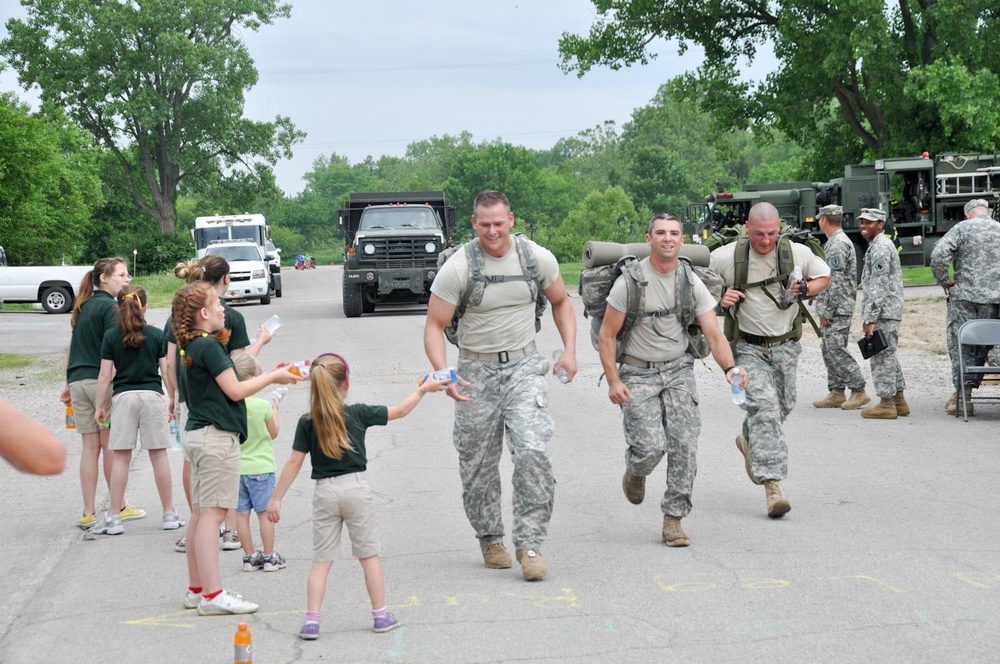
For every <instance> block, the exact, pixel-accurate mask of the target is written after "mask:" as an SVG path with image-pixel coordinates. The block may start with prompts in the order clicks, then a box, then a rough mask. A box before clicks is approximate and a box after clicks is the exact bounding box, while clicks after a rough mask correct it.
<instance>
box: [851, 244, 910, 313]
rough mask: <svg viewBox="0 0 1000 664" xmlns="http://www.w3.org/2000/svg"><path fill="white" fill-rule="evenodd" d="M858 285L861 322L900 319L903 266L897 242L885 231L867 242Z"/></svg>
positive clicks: (901, 311)
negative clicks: (860, 290) (860, 294)
mask: <svg viewBox="0 0 1000 664" xmlns="http://www.w3.org/2000/svg"><path fill="white" fill-rule="evenodd" d="M861 288H862V290H863V294H862V296H861V322H863V323H875V322H877V321H879V320H902V319H903V268H902V266H901V265H900V264H899V253H897V252H896V245H894V244H893V243H892V240H890V239H889V238H887V237H886V236H885V235H881V234H880V235H879V236H878V237H876V238H875V239H874V240H872V242H871V244H870V245H868V251H866V252H865V265H864V268H863V269H862V271H861Z"/></svg>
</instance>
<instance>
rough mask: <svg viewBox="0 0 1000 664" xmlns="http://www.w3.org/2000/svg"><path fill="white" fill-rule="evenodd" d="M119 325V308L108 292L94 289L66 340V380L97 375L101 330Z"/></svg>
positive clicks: (99, 368) (84, 378)
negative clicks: (67, 346) (67, 344)
mask: <svg viewBox="0 0 1000 664" xmlns="http://www.w3.org/2000/svg"><path fill="white" fill-rule="evenodd" d="M117 327H118V307H117V305H115V298H113V297H112V296H111V293H109V292H107V291H103V290H97V291H94V294H93V295H91V296H90V299H89V300H87V301H86V302H84V303H83V306H81V307H80V314H79V316H77V319H76V327H74V328H73V336H72V338H71V339H70V342H69V363H68V365H67V366H66V382H67V383H75V382H76V381H78V380H86V379H88V378H97V377H98V376H99V375H100V373H101V342H102V341H104V333H105V332H107V331H108V330H110V329H111V328H117Z"/></svg>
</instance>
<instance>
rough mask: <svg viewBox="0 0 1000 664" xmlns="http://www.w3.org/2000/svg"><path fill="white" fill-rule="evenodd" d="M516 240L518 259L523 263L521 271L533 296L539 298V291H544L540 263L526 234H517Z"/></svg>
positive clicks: (515, 235)
mask: <svg viewBox="0 0 1000 664" xmlns="http://www.w3.org/2000/svg"><path fill="white" fill-rule="evenodd" d="M514 240H515V242H517V257H518V259H519V260H520V261H521V270H523V271H524V276H525V278H526V280H527V281H528V282H529V286H530V287H531V296H532V297H533V298H536V297H538V291H540V290H541V289H542V280H541V278H540V277H539V273H538V263H537V261H535V252H534V250H532V248H531V245H529V244H528V239H527V238H526V237H524V233H515V234H514Z"/></svg>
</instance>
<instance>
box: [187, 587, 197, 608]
mask: <svg viewBox="0 0 1000 664" xmlns="http://www.w3.org/2000/svg"><path fill="white" fill-rule="evenodd" d="M200 603H201V593H193V592H191V591H190V590H185V591H184V608H185V609H197V608H198V605H199V604H200Z"/></svg>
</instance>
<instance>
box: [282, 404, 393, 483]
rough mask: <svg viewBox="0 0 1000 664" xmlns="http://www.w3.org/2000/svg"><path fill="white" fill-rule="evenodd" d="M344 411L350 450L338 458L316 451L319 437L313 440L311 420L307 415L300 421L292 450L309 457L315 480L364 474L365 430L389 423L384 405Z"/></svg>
mask: <svg viewBox="0 0 1000 664" xmlns="http://www.w3.org/2000/svg"><path fill="white" fill-rule="evenodd" d="M344 411H345V412H344V415H345V418H346V420H347V438H348V440H350V441H351V448H352V449H350V450H347V451H346V452H344V456H342V457H340V458H339V459H334V458H331V457H328V456H326V455H325V454H323V451H322V450H321V449H320V448H319V438H317V437H316V429H314V428H313V422H312V418H311V417H310V416H309V415H303V416H302V417H300V418H299V424H298V426H297V427H296V428H295V441H294V442H293V443H292V449H293V450H296V451H298V452H303V453H305V454H308V455H309V460H310V461H311V462H312V478H313V479H314V480H321V479H325V478H327V477H339V476H340V475H347V474H348V473H363V472H364V471H365V469H366V468H367V467H368V455H367V453H366V452H365V431H366V430H367V429H368V427H384V426H385V425H386V424H387V423H388V422H389V409H388V408H387V407H385V406H369V405H368V404H363V403H355V404H351V405H349V406H347V407H346V408H345V409H344Z"/></svg>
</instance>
